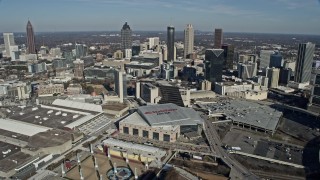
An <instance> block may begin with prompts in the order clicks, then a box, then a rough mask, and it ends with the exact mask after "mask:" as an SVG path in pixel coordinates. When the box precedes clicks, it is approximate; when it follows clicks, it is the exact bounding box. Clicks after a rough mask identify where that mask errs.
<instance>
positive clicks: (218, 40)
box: [214, 29, 223, 49]
mask: <svg viewBox="0 0 320 180" xmlns="http://www.w3.org/2000/svg"><path fill="white" fill-rule="evenodd" d="M222 39H223V34H222V29H215V30H214V48H215V49H220V48H221V45H222Z"/></svg>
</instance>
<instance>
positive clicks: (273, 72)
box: [266, 68, 280, 88]
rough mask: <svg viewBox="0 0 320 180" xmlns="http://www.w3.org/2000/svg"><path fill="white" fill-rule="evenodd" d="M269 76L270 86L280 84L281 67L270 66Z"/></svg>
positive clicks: (274, 86) (273, 86)
mask: <svg viewBox="0 0 320 180" xmlns="http://www.w3.org/2000/svg"><path fill="white" fill-rule="evenodd" d="M266 72H267V77H268V78H269V82H268V88H277V87H278V84H279V75H280V69H278V68H268V69H267V71H266Z"/></svg>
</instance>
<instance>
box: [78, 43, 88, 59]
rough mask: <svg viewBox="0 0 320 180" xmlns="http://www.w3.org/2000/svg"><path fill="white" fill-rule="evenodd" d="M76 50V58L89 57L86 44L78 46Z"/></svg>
mask: <svg viewBox="0 0 320 180" xmlns="http://www.w3.org/2000/svg"><path fill="white" fill-rule="evenodd" d="M75 50H76V58H82V57H84V56H87V51H88V47H87V46H86V45H85V44H76V45H75Z"/></svg>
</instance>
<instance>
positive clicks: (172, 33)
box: [167, 26, 175, 61]
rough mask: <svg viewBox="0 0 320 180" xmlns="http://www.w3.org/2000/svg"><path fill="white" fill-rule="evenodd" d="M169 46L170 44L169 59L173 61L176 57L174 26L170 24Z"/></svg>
mask: <svg viewBox="0 0 320 180" xmlns="http://www.w3.org/2000/svg"><path fill="white" fill-rule="evenodd" d="M167 46H168V61H173V60H174V59H175V58H174V27H173V26H168V29H167Z"/></svg>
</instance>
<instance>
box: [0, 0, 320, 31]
mask: <svg viewBox="0 0 320 180" xmlns="http://www.w3.org/2000/svg"><path fill="white" fill-rule="evenodd" d="M0 8H2V9H1V11H0V21H1V22H2V24H3V25H4V26H1V27H0V31H1V32H24V30H25V27H26V24H27V21H28V19H29V20H30V21H31V23H32V25H33V27H34V30H35V32H91V31H92V32H94V31H120V29H121V27H122V25H123V24H124V22H128V24H129V25H130V27H131V28H132V29H133V30H134V31H158V30H159V29H163V30H164V31H165V28H166V27H167V26H168V25H170V24H172V25H174V26H175V27H176V29H180V30H181V31H182V30H183V29H184V28H185V27H186V25H187V24H193V27H194V29H201V31H204V32H211V31H213V30H214V29H215V28H222V29H223V30H224V32H239V33H264V34H305V35H320V31H319V30H320V19H319V18H318V17H320V2H319V0H305V1H303V2H301V1H300V0H273V1H266V0H259V1H256V0H243V1H241V2H239V1H236V0H226V1H223V2H220V1H218V0H199V1H197V2H194V1H191V0H184V1H174V2H171V1H169V0H151V1H148V0H131V1H129V0H117V1H114V0H55V1H49V0H28V1H22V2H21V1H17V0H10V1H9V0H2V1H0ZM13 12H14V13H13ZM8 14H10V18H7V17H8ZM186 17H187V18H186ZM114 29H118V30H114ZM135 29H139V30H135Z"/></svg>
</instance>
